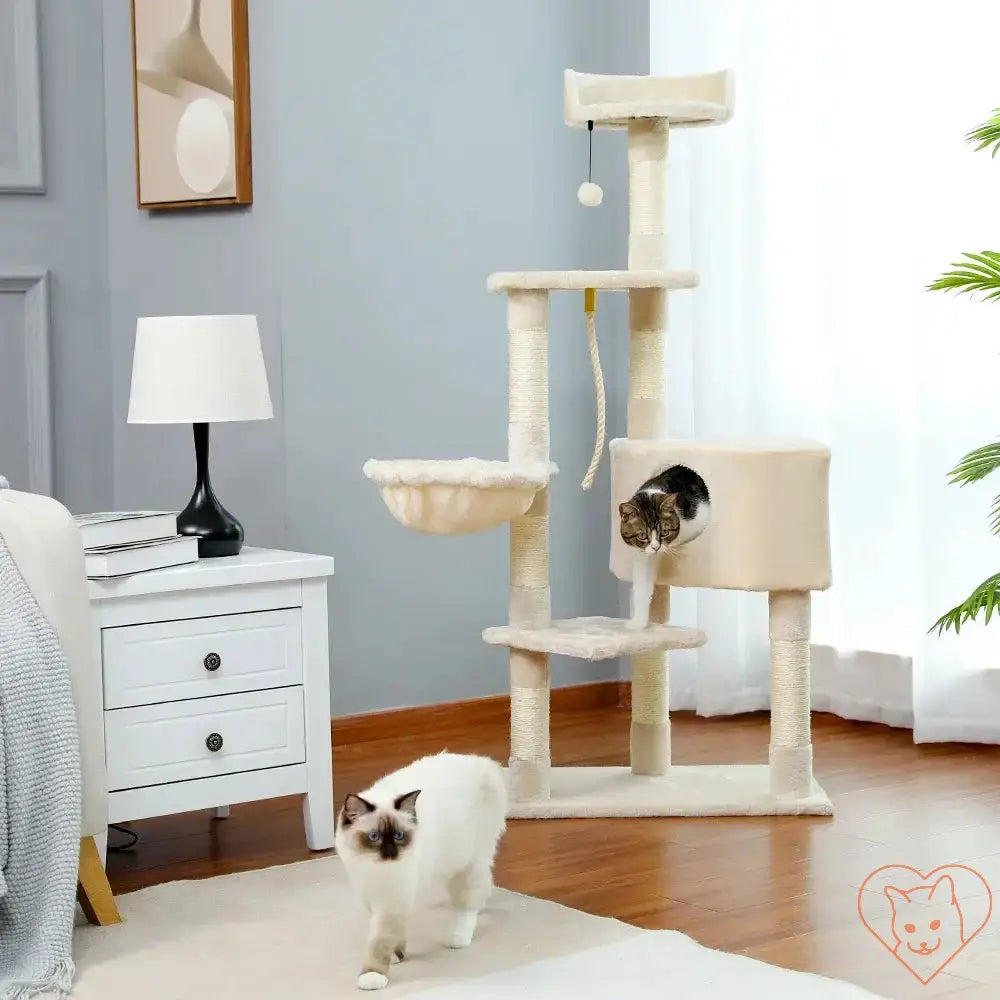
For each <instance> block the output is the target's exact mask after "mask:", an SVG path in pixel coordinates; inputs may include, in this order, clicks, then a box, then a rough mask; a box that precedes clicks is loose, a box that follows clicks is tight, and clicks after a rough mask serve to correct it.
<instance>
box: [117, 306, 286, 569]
mask: <svg viewBox="0 0 1000 1000" xmlns="http://www.w3.org/2000/svg"><path fill="white" fill-rule="evenodd" d="M273 416H274V412H273V410H272V407H271V395H270V393H269V392H268V387H267V372H266V370H265V368H264V355H263V353H262V352H261V347H260V332H259V331H258V329H257V317H256V316H145V317H141V318H140V319H139V320H138V322H137V323H136V329H135V351H134V354H133V357H132V389H131V393H130V396H129V408H128V422H129V423H130V424H193V425H194V453H195V465H196V469H197V481H196V483H195V488H194V492H193V493H192V494H191V499H190V500H189V501H188V505H187V507H185V508H184V510H183V511H181V513H180V514H179V515H178V516H177V532H178V534H180V535H193V536H195V537H196V538H197V539H198V555H199V557H201V558H212V557H214V556H234V555H236V554H237V553H238V552H239V551H240V549H241V548H242V547H243V526H242V525H241V524H240V522H239V521H238V520H237V519H236V518H235V517H233V515H232V514H230V513H229V511H227V510H226V508H225V507H223V506H222V504H221V503H219V499H218V497H216V495H215V492H214V490H213V489H212V482H211V479H210V477H209V474H208V427H209V424H213V423H221V422H223V421H232V420H268V419H270V418H271V417H273Z"/></svg>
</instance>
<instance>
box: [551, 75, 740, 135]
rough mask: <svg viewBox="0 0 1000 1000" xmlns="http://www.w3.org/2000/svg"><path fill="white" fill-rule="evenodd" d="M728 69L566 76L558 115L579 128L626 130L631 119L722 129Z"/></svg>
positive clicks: (730, 83) (730, 88)
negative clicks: (698, 72)
mask: <svg viewBox="0 0 1000 1000" xmlns="http://www.w3.org/2000/svg"><path fill="white" fill-rule="evenodd" d="M734 91H735V86H734V75H733V73H732V71H731V70H722V71H721V72H719V73H709V74H705V75H702V76H603V75H600V74H595V73H577V72H576V71H575V70H571V69H568V70H566V71H565V77H564V87H563V116H564V118H565V121H566V124H567V125H569V126H571V127H575V128H580V127H584V126H586V125H587V123H588V122H593V123H594V125H595V126H597V127H601V128H627V127H628V124H629V122H630V121H632V120H634V119H636V118H660V119H664V120H665V121H668V122H670V126H671V128H685V127H686V128H692V127H697V126H703V125H722V124H723V123H724V122H727V121H729V119H730V118H732V116H733V98H734Z"/></svg>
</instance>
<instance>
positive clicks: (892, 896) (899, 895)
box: [882, 885, 910, 909]
mask: <svg viewBox="0 0 1000 1000" xmlns="http://www.w3.org/2000/svg"><path fill="white" fill-rule="evenodd" d="M882 891H883V892H884V893H885V894H886V897H887V898H888V900H889V902H890V903H892V905H893V909H895V907H896V904H897V903H908V902H909V901H910V897H909V896H907V895H906V893H905V892H903V890H902V889H897V888H896V887H895V886H894V885H887V886H886V887H885V889H883V890H882Z"/></svg>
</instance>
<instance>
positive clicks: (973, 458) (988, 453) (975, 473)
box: [948, 441, 1000, 486]
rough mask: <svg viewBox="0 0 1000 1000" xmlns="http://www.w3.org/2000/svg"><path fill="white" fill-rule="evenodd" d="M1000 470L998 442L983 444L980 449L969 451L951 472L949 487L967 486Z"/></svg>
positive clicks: (999, 446)
mask: <svg viewBox="0 0 1000 1000" xmlns="http://www.w3.org/2000/svg"><path fill="white" fill-rule="evenodd" d="M997 469H1000V441H994V442H993V443H992V444H984V445H983V446H982V447H981V448H976V449H975V450H974V451H970V452H969V454H968V455H966V456H965V457H964V458H963V459H962V460H961V461H960V462H959V463H958V465H956V466H955V468H954V469H952V470H951V472H949V473H948V475H949V476H951V479H950V480H949V481H948V482H949V485H952V486H954V485H955V484H960V485H962V486H968V485H969V484H970V483H978V482H979V481H980V480H981V479H985V478H986V477H987V476H988V475H989V474H990V473H991V472H995V471H996V470H997Z"/></svg>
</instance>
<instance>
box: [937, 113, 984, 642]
mask: <svg viewBox="0 0 1000 1000" xmlns="http://www.w3.org/2000/svg"><path fill="white" fill-rule="evenodd" d="M966 139H967V140H968V141H969V142H970V143H972V144H974V145H975V147H976V150H977V151H978V150H982V149H989V150H990V151H991V153H990V155H991V156H996V155H997V151H998V150H1000V108H996V109H994V111H993V114H992V117H990V118H989V119H988V120H987V121H986V122H984V123H983V124H982V125H979V126H978V127H977V128H974V129H973V130H972V131H971V132H969V133H968V134H967V135H966ZM928 288H929V289H930V290H931V291H948V292H954V293H956V294H969V295H981V296H982V299H983V301H986V302H989V301H991V300H992V299H1000V253H998V252H997V251H995V250H983V251H982V252H981V253H965V254H962V259H961V260H960V261H958V262H956V263H954V264H952V268H951V270H950V271H946V272H945V273H944V274H942V275H941V277H940V278H938V279H937V281H935V282H933V283H932V284H930V285H929V286H928ZM997 469H1000V441H993V442H991V443H990V444H984V445H983V446H982V447H980V448H976V449H974V450H973V451H970V452H969V453H968V454H967V455H965V456H964V457H963V458H962V460H961V461H960V462H959V463H958V464H957V465H956V466H955V468H954V469H952V470H951V472H950V473H949V476H950V478H949V483H950V484H952V485H954V484H958V485H960V486H968V485H969V484H970V483H978V482H979V481H980V480H982V479H985V478H986V477H987V476H989V475H990V473H992V472H995V471H996V470H997ZM990 530H991V531H992V532H993V534H994V535H1000V495H998V496H997V497H995V498H994V500H993V507H992V509H991V511H990ZM980 612H982V613H983V615H984V624H988V623H989V621H990V619H991V618H992V617H993V614H994V613H995V612H1000V573H995V574H994V575H993V576H991V577H989V578H988V579H986V580H983V582H982V583H981V584H979V586H978V587H976V588H975V590H973V591H972V593H971V594H969V596H968V597H967V598H966V599H965V600H964V601H962V603H961V604H958V605H956V606H955V607H954V608H952V609H951V610H950V611H947V612H945V613H944V614H943V615H942V616H941V617H940V618H939V619H938V620H937V621H936V622H935V623H934V624H933V625H932V626H931V627H930V631H931V632H933V631H935V630H936V631H937V633H938V635H941V634H943V633H944V632H947V631H950V630H954V632H955V633H956V635H957V634H958V632H959V631H960V630H961V628H962V626H963V625H965V624H966V623H968V622H971V621H976V620H977V618H978V616H979V614H980Z"/></svg>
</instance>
